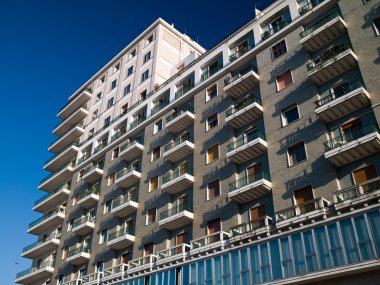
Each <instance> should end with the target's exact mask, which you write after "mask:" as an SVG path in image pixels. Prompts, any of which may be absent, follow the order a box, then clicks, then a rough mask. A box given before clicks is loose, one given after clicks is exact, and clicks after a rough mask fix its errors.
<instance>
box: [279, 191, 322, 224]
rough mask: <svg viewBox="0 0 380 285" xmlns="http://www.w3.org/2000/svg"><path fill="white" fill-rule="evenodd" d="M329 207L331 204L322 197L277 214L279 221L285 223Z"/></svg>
mask: <svg viewBox="0 0 380 285" xmlns="http://www.w3.org/2000/svg"><path fill="white" fill-rule="evenodd" d="M328 205H329V202H328V201H327V200H326V199H324V198H322V197H320V198H316V199H313V200H310V201H307V202H305V203H303V204H300V205H295V206H292V207H289V208H287V209H284V210H282V211H278V212H276V218H277V221H285V220H289V219H291V218H294V217H296V216H299V215H303V214H307V213H310V212H313V211H316V210H320V209H323V208H325V207H327V206H328Z"/></svg>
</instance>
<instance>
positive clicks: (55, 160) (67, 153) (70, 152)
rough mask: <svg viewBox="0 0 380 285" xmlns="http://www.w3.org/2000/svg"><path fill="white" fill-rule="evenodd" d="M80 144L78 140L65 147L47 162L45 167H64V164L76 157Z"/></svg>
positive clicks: (50, 169)
mask: <svg viewBox="0 0 380 285" xmlns="http://www.w3.org/2000/svg"><path fill="white" fill-rule="evenodd" d="M78 146H79V144H78V142H74V143H72V144H70V145H68V146H67V147H65V148H64V149H63V150H61V151H60V152H58V153H57V154H56V155H54V156H53V157H52V158H50V159H49V160H47V161H46V162H45V166H44V169H45V170H48V171H57V170H59V169H60V168H61V167H62V165H64V164H68V163H69V162H70V161H72V160H73V159H74V158H76V156H77V154H78V151H79V147H78Z"/></svg>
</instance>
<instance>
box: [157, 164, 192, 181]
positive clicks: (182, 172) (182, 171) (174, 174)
mask: <svg viewBox="0 0 380 285" xmlns="http://www.w3.org/2000/svg"><path fill="white" fill-rule="evenodd" d="M185 174H190V175H193V170H192V169H191V168H190V166H187V167H183V168H177V169H175V170H174V171H169V172H167V173H165V174H164V175H163V176H162V184H165V183H168V182H170V181H172V180H174V179H176V178H178V177H180V176H182V175H185Z"/></svg>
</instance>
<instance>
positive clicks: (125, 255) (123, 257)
mask: <svg viewBox="0 0 380 285" xmlns="http://www.w3.org/2000/svg"><path fill="white" fill-rule="evenodd" d="M129 260H130V257H129V252H126V253H123V254H121V255H120V264H128V262H129Z"/></svg>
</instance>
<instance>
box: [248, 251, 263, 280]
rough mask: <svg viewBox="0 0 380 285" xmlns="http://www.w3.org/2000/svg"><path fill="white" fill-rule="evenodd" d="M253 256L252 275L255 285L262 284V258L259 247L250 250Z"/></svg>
mask: <svg viewBox="0 0 380 285" xmlns="http://www.w3.org/2000/svg"><path fill="white" fill-rule="evenodd" d="M250 255H251V274H252V282H253V284H259V283H261V277H260V257H259V247H258V246H257V245H255V246H252V247H251V248H250Z"/></svg>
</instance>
